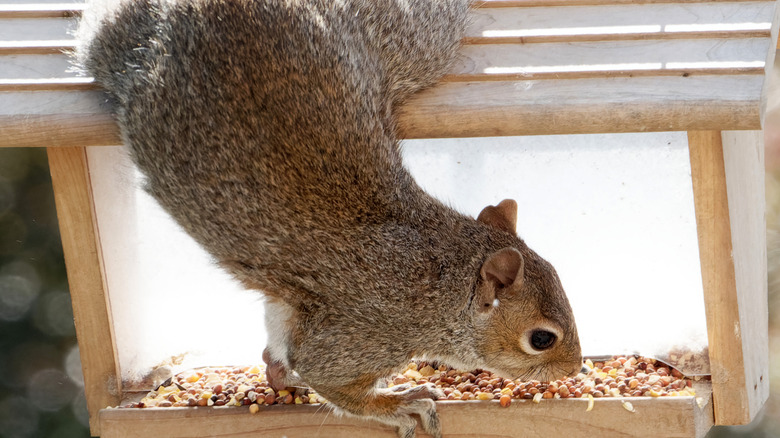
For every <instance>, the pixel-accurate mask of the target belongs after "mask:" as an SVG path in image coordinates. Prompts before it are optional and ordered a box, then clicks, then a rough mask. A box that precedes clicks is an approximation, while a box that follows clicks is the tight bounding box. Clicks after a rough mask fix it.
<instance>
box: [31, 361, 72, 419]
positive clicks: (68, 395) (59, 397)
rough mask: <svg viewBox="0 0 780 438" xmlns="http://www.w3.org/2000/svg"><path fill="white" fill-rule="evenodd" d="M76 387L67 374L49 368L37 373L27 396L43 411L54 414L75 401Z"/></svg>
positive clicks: (32, 379)
mask: <svg viewBox="0 0 780 438" xmlns="http://www.w3.org/2000/svg"><path fill="white" fill-rule="evenodd" d="M76 391H77V390H76V385H74V384H73V382H71V380H70V379H69V378H68V376H67V375H65V373H63V372H62V371H60V370H58V369H54V368H48V369H45V370H41V371H38V372H37V373H35V374H34V375H33V376H32V378H31V379H30V382H29V383H28V385H27V396H28V398H29V399H30V401H31V402H32V403H33V404H34V405H35V407H37V408H38V409H39V410H41V411H48V412H53V411H57V410H59V409H61V408H63V407H64V406H67V405H68V404H70V403H71V402H72V401H73V398H74V397H75V396H76Z"/></svg>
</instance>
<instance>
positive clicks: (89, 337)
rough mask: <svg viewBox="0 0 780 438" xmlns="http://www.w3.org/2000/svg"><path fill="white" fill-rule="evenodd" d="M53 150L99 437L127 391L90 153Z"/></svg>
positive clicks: (87, 385)
mask: <svg viewBox="0 0 780 438" xmlns="http://www.w3.org/2000/svg"><path fill="white" fill-rule="evenodd" d="M47 151H48V155H49V167H50V171H51V177H52V184H53V186H54V200H55V203H56V205H57V217H58V219H59V224H60V234H61V237H62V249H63V253H64V254H65V265H66V268H67V273H68V284H69V287H70V295H71V301H72V303H73V317H74V319H75V322H76V337H77V338H78V343H79V352H80V354H81V367H82V371H83V373H84V391H85V393H86V398H87V409H88V411H89V423H90V432H91V433H92V435H93V436H98V435H100V423H99V422H98V412H99V411H100V409H103V408H105V407H106V406H116V405H117V404H119V402H120V399H121V394H122V388H121V379H120V371H119V362H118V360H117V352H116V342H115V339H114V333H113V323H112V318H111V309H110V303H109V300H108V295H107V291H106V286H105V285H106V281H105V276H104V272H103V256H102V248H101V245H100V235H99V233H98V230H97V225H96V221H95V211H94V204H93V198H92V188H91V185H90V180H89V166H88V163H87V155H86V149H85V148H82V147H74V148H48V149H47Z"/></svg>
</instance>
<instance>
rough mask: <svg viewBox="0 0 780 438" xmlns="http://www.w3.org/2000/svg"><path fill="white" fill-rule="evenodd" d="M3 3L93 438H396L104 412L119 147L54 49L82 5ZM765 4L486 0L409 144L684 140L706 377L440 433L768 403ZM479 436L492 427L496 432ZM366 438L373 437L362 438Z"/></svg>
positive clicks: (586, 431)
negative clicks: (110, 177)
mask: <svg viewBox="0 0 780 438" xmlns="http://www.w3.org/2000/svg"><path fill="white" fill-rule="evenodd" d="M8 1H9V0H5V2H2V0H0V146H3V147H46V148H47V151H48V156H49V163H50V166H51V174H52V180H53V184H54V193H55V199H56V205H57V212H58V217H59V222H60V230H61V235H62V244H63V250H64V254H65V261H66V264H67V272H68V279H69V283H70V291H71V296H72V302H73V309H74V317H75V322H76V333H77V337H78V342H79V348H80V352H81V359H82V366H83V372H84V382H85V390H86V399H87V406H88V409H89V414H90V428H91V432H92V434H93V435H95V436H97V435H100V436H104V437H107V438H108V437H131V436H137V437H146V436H169V437H184V436H188V437H189V436H231V437H237V436H247V437H248V436H281V435H286V436H288V437H298V436H300V437H303V436H306V437H308V436H311V435H312V434H315V435H317V434H319V436H348V435H349V436H352V435H355V434H368V433H373V434H375V435H376V436H387V437H392V436H394V433H393V431H392V430H391V429H389V428H386V427H384V426H380V425H377V424H374V423H368V422H363V421H360V420H355V419H350V418H344V417H336V416H333V415H331V416H329V417H327V419H326V420H324V415H323V414H322V413H319V414H317V413H316V412H315V411H316V410H317V408H316V407H314V406H303V407H300V406H289V407H288V406H279V407H270V408H268V409H267V410H264V411H263V412H262V413H260V414H257V415H249V414H248V413H247V410H246V409H245V408H238V407H236V408H222V409H215V408H176V409H165V408H152V409H106V408H107V407H114V406H118V405H120V404H122V402H123V400H124V399H125V397H126V396H127V395H128V394H127V391H128V390H127V388H124V387H123V385H122V380H121V378H120V376H121V373H120V367H119V361H118V359H117V345H116V340H115V337H114V327H113V322H112V320H113V314H112V305H111V302H110V299H109V298H110V295H109V293H108V292H109V290H108V289H109V285H110V284H111V281H110V280H111V278H110V277H111V275H113V274H112V272H111V271H110V270H106V269H105V259H106V257H108V254H109V253H112V252H113V251H115V248H111V247H109V246H107V245H108V244H107V242H108V241H109V239H106V233H108V232H113V231H107V230H106V229H104V227H102V226H101V225H102V224H101V223H100V222H99V221H98V220H97V219H96V210H98V209H100V208H110V207H106V206H101V205H97V204H98V203H99V202H108V201H105V200H104V198H101V199H97V198H96V197H95V195H94V193H95V191H96V187H95V184H96V182H95V180H94V179H93V177H92V176H93V174H94V173H95V172H96V170H97V169H95V168H94V166H96V165H97V164H96V163H97V162H96V161H95V160H93V159H92V158H91V157H92V153H93V152H92V151H96V150H98V149H100V148H101V147H103V146H106V145H119V144H120V143H121V141H120V136H119V131H118V128H117V125H116V123H115V122H114V120H113V118H112V116H111V114H110V113H109V111H110V108H109V107H108V106H107V105H106V103H105V102H106V99H105V97H104V95H103V93H102V91H100V90H99V89H98V87H97V86H96V85H95V84H94V83H93V81H92V80H91V79H89V78H83V77H78V76H76V75H75V74H74V73H71V72H69V69H68V68H69V64H68V60H67V57H66V55H64V54H63V50H65V49H70V48H72V47H73V45H74V41H73V39H72V36H71V35H70V34H69V33H68V32H67V30H68V29H72V28H73V27H74V26H73V21H74V17H78V16H79V14H80V12H81V11H82V9H83V8H84V5H83V4H81V3H78V0H73V1H74V2H72V3H29V2H27V1H26V0H10V1H11V3H7V2H8ZM776 11H777V5H776V2H775V1H759V0H754V1H745V0H710V1H703V0H638V1H629V0H484V1H482V2H480V3H479V4H478V5H477V6H476V7H475V8H474V9H473V11H472V15H473V22H472V24H471V25H470V27H469V30H468V34H467V36H466V38H465V45H464V46H463V48H462V59H461V61H460V62H459V63H458V64H457V65H456V66H455V67H454V68H453V70H452V71H451V72H450V73H449V74H448V75H447V76H446V77H445V78H444V80H443V81H442V82H441V83H440V84H439V85H437V86H436V87H434V88H432V89H429V90H425V91H423V92H421V93H419V95H417V96H415V97H414V98H413V99H411V101H409V102H408V103H407V104H406V105H405V106H404V108H403V109H402V112H401V117H400V129H401V133H402V136H403V137H404V138H410V139H417V138H456V137H487V136H526V135H542V134H590V133H626V132H669V131H677V132H687V140H688V149H689V152H690V169H691V177H692V187H693V198H694V205H695V221H696V228H697V232H698V245H699V259H700V265H701V276H702V285H703V295H704V296H703V299H704V303H705V312H706V323H707V337H708V345H709V349H708V351H709V361H710V372H711V376H710V377H711V381H710V383H704V385H705V386H706V387H707V391H704V392H700V393H699V395H700V397H702V399H700V400H698V401H697V400H696V399H695V398H694V397H668V398H667V397H663V398H657V399H653V398H649V397H640V398H636V399H632V403H633V405H634V407H635V410H636V412H633V413H631V412H627V411H626V410H625V409H623V408H622V407H621V403H620V401H619V400H616V399H608V398H604V399H598V400H596V403H595V408H594V409H593V410H592V411H590V412H586V410H585V409H584V406H585V404H584V400H574V399H565V400H550V401H549V402H548V401H545V402H543V403H540V404H532V403H515V404H513V405H512V406H510V407H509V408H507V409H499V408H497V407H496V406H495V404H491V403H489V402H473V403H462V402H452V403H448V402H443V403H440V404H439V413H440V416H441V419H442V423H443V429H444V434H445V436H466V435H468V436H478V435H479V434H480V433H481V432H484V431H485V428H486V427H489V429H490V432H491V434H492V435H491V436H516V435H517V434H518V432H517V430H519V429H518V428H522V429H523V430H533V431H534V432H535V434H537V435H539V436H547V435H552V434H553V432H554V433H555V434H556V435H560V434H571V435H573V436H591V435H594V434H598V433H604V432H606V433H608V434H609V435H610V436H612V435H614V436H618V435H619V436H680V437H682V436H686V437H701V436H703V435H704V434H705V433H706V432H707V431H708V430H709V428H710V427H711V426H712V425H713V424H718V425H736V424H746V423H749V422H750V421H751V420H752V419H753V418H755V416H756V414H757V413H758V412H759V410H760V409H761V408H762V406H763V404H764V402H765V401H766V399H767V397H768V394H769V368H768V328H767V325H768V303H767V272H766V242H765V240H766V236H765V219H764V210H765V200H764V165H763V163H764V152H763V135H762V131H761V129H762V116H763V113H764V108H765V100H766V96H767V88H768V85H767V83H768V72H769V69H770V68H771V66H772V65H773V62H774V55H775V50H776V41H777V28H778V19H777V16H776ZM488 425H489V426H488ZM372 436H373V435H372Z"/></svg>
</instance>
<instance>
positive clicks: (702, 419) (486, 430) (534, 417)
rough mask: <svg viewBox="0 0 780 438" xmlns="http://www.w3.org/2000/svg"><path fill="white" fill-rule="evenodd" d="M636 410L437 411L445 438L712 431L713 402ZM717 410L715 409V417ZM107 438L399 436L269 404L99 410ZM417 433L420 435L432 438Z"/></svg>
mask: <svg viewBox="0 0 780 438" xmlns="http://www.w3.org/2000/svg"><path fill="white" fill-rule="evenodd" d="M631 403H632V404H633V407H634V408H635V410H636V412H629V411H628V410H626V409H625V408H624V407H623V404H622V400H620V399H608V398H603V399H598V400H596V402H595V404H594V408H593V410H591V411H590V412H587V411H586V407H587V399H566V400H543V401H542V402H541V403H539V404H536V403H533V402H532V401H530V400H515V401H513V402H512V404H511V405H510V406H509V407H508V408H501V407H499V406H498V403H497V402H477V401H475V402H439V403H437V410H438V412H439V417H440V420H441V424H442V432H443V435H444V437H446V438H456V437H462V438H465V437H475V436H490V437H494V438H501V437H517V436H540V437H546V436H566V435H567V434H570V435H573V436H609V437H658V436H663V437H702V436H703V435H704V434H705V433H706V431H707V430H709V426H708V425H707V424H708V421H707V417H711V413H708V408H711V407H709V406H708V405H707V404H706V403H707V402H706V399H705V400H704V402H703V408H700V407H699V406H698V405H697V403H696V401H695V400H694V398H693V397H664V398H657V399H652V398H649V397H644V398H636V399H632V400H631ZM710 412H711V411H710ZM100 422H101V431H102V433H103V435H102V437H103V438H132V437H139V438H140V437H148V436H166V437H170V438H179V437H205V436H211V437H231V438H238V437H247V438H249V437H257V436H264V437H282V436H286V437H287V438H311V437H312V436H322V437H333V438H352V437H355V436H371V437H386V438H393V437H395V436H396V434H395V432H394V431H393V430H392V429H391V428H389V427H387V426H382V425H379V424H377V423H373V422H366V421H363V420H359V419H355V418H350V417H339V416H337V415H335V414H334V413H332V412H330V410H329V408H327V407H317V406H270V407H265V408H263V409H261V411H260V412H259V413H258V414H255V415H252V414H250V413H249V409H248V407H240V408H238V407H236V408H152V409H105V410H103V411H101V412H100ZM419 429H420V428H419V427H418V436H426V437H427V436H429V435H427V434H425V433H423V432H422V431H421V430H419Z"/></svg>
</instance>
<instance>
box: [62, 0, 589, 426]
mask: <svg viewBox="0 0 780 438" xmlns="http://www.w3.org/2000/svg"><path fill="white" fill-rule="evenodd" d="M470 6H471V5H470V4H469V1H468V0H340V1H337V0H120V1H119V2H117V4H114V5H111V6H110V7H107V8H103V9H99V8H95V9H94V10H90V9H88V10H87V11H86V12H85V18H84V20H83V24H82V26H81V27H82V28H81V30H80V34H81V39H82V45H81V47H80V48H79V50H78V53H77V55H78V62H79V63H80V64H81V65H83V67H84V68H85V69H86V70H87V71H88V72H89V73H90V74H92V75H94V77H95V79H96V81H97V82H98V83H99V84H100V85H102V86H103V87H104V88H105V89H106V90H107V91H108V92H109V94H110V95H111V96H112V98H113V99H114V101H115V104H116V106H115V110H116V117H117V120H118V122H119V125H120V128H121V133H122V138H123V140H124V142H125V144H126V145H127V146H128V147H129V150H130V154H131V157H132V158H133V160H134V162H135V163H136V164H137V166H138V167H139V169H140V170H141V171H142V172H143V174H144V175H145V177H146V187H145V188H146V190H148V191H149V193H151V194H152V195H153V196H154V197H155V198H156V199H157V201H159V203H160V204H161V205H162V206H163V207H164V208H165V209H166V210H167V211H168V212H169V213H170V214H171V215H172V216H173V218H174V219H175V220H176V221H177V222H178V223H179V224H180V225H181V226H182V227H183V228H184V229H185V230H186V231H187V232H188V233H189V234H190V235H191V236H193V238H194V239H195V240H196V241H197V242H199V243H200V245H202V246H203V247H204V248H205V249H206V250H207V251H208V252H209V253H210V254H211V255H212V256H213V258H214V260H215V261H216V262H217V263H218V264H219V265H220V266H221V267H223V268H224V269H225V270H227V271H228V272H230V273H231V274H232V275H233V276H235V277H236V278H237V279H239V280H240V281H241V282H242V283H243V284H244V285H245V286H246V287H247V288H249V289H253V290H257V291H260V292H261V293H262V294H264V296H265V297H266V314H267V320H266V324H267V327H268V333H269V339H268V348H267V350H266V352H265V354H264V356H265V358H264V359H265V360H266V362H268V363H269V368H268V377H269V380H270V381H271V383H272V384H273V385H274V386H275V387H283V386H286V385H295V384H306V385H308V386H310V387H312V388H313V389H315V390H316V391H317V392H318V393H319V394H321V395H322V396H323V397H325V398H326V399H327V400H329V401H330V402H331V405H332V406H334V407H335V409H337V410H339V411H340V412H344V413H348V414H352V415H355V416H359V417H364V418H372V419H374V420H377V421H379V422H382V423H385V424H388V425H391V426H394V427H395V428H396V429H397V431H398V435H399V436H401V437H407V438H408V437H413V436H414V435H415V429H416V426H417V422H416V420H415V418H414V417H413V416H412V415H413V414H417V415H419V416H420V418H421V423H422V427H423V429H424V430H425V431H426V432H428V433H429V434H431V435H432V436H434V437H441V427H440V424H439V421H438V417H437V415H436V407H435V403H434V400H436V399H437V398H438V397H439V396H441V395H442V394H441V392H440V391H439V390H438V389H436V387H435V386H434V385H432V384H425V385H420V386H414V387H411V386H394V387H392V388H382V387H380V385H379V384H378V381H380V380H381V379H382V378H385V377H387V376H389V375H391V374H392V373H393V372H397V371H398V370H399V369H400V368H401V367H402V366H403V365H405V364H406V363H408V361H409V360H410V359H412V358H422V359H426V360H436V361H441V362H443V363H446V364H449V365H451V366H454V367H457V368H460V369H485V370H489V371H493V372H495V373H497V374H499V375H501V376H503V377H507V378H524V379H538V380H552V379H557V378H562V377H564V376H567V375H572V374H574V373H576V372H577V371H579V370H580V368H581V364H582V362H581V360H582V358H581V352H580V346H579V339H578V335H577V329H576V325H575V321H574V317H573V314H572V310H571V307H570V305H569V302H568V299H567V297H566V295H565V293H564V290H563V287H562V286H561V283H560V280H559V279H558V276H557V274H556V272H555V270H554V268H553V267H552V266H551V265H550V264H549V263H548V262H547V261H545V260H544V259H542V258H541V257H540V256H539V255H537V254H536V253H535V252H534V251H532V250H531V249H530V248H528V246H527V245H526V244H525V243H524V242H523V241H522V240H521V239H520V238H519V237H518V236H517V234H516V230H515V223H516V217H517V216H516V215H517V205H516V203H515V202H514V201H512V200H504V201H502V202H501V203H499V204H498V205H496V206H488V207H486V208H485V209H484V210H483V211H482V213H481V214H480V215H479V217H478V218H477V219H474V218H471V217H468V216H465V215H463V214H461V213H458V212H456V211H454V210H453V209H451V208H449V207H448V206H445V205H443V204H442V203H441V202H439V201H437V200H436V199H434V198H432V197H431V196H430V195H428V194H427V193H425V192H424V191H423V190H422V189H421V188H420V187H419V186H418V185H417V184H416V183H415V181H414V180H413V178H412V177H411V176H410V174H409V173H408V171H407V170H406V169H405V168H404V166H403V164H402V160H401V155H400V152H399V149H398V139H397V138H396V119H395V113H396V109H397V108H398V106H399V105H400V104H401V103H402V102H403V101H404V99H405V98H407V97H408V96H409V95H410V94H412V93H414V92H416V91H418V90H420V89H422V88H424V87H427V86H429V85H431V84H433V83H434V82H435V81H436V80H437V79H438V78H439V77H440V76H441V75H442V74H443V73H445V72H446V71H447V69H448V67H449V66H450V65H451V64H452V63H453V61H454V60H455V59H456V56H457V50H458V47H459V44H460V40H461V38H462V36H463V34H464V32H465V27H466V23H467V15H468V10H469V7H470Z"/></svg>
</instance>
